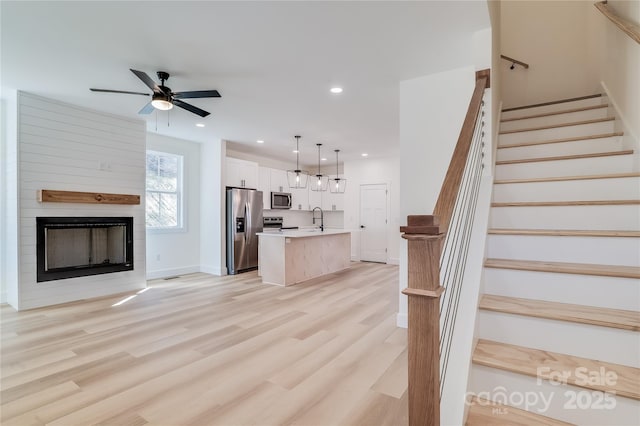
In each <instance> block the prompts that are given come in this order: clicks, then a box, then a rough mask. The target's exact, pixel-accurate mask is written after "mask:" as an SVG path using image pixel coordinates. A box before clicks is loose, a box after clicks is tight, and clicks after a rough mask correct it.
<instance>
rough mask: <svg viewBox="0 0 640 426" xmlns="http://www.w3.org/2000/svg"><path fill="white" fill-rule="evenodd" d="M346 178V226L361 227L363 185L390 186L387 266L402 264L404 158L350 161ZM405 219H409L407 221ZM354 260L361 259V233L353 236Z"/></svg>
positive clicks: (354, 233) (352, 249) (352, 252)
mask: <svg viewBox="0 0 640 426" xmlns="http://www.w3.org/2000/svg"><path fill="white" fill-rule="evenodd" d="M344 176H345V178H346V179H347V187H346V190H345V194H344V227H345V228H347V229H353V230H358V229H359V228H360V185H365V184H386V185H387V190H388V191H389V195H388V197H387V206H388V209H387V218H388V225H387V263H392V264H396V265H397V264H398V263H399V251H400V222H401V217H400V159H399V158H398V157H396V158H367V159H363V160H356V161H346V162H345V164H344ZM403 220H406V218H405V219H403ZM351 259H352V260H360V234H359V232H353V233H352V234H351Z"/></svg>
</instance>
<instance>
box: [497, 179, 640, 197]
mask: <svg viewBox="0 0 640 426" xmlns="http://www.w3.org/2000/svg"><path fill="white" fill-rule="evenodd" d="M638 199H640V177H626V178H613V179H586V180H567V181H559V182H530V183H529V182H527V183H503V184H498V185H494V187H493V201H494V202H510V201H580V200H638Z"/></svg>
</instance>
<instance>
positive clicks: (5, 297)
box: [0, 291, 7, 305]
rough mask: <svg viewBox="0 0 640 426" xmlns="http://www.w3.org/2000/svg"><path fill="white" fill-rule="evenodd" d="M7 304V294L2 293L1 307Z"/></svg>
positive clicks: (0, 294) (0, 295)
mask: <svg viewBox="0 0 640 426" xmlns="http://www.w3.org/2000/svg"><path fill="white" fill-rule="evenodd" d="M6 303H7V292H6V291H3V292H2V293H0V305H4V304H6Z"/></svg>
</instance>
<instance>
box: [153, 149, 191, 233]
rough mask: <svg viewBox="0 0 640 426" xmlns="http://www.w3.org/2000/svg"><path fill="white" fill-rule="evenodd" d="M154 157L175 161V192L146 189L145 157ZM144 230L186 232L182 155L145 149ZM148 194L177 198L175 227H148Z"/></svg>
mask: <svg viewBox="0 0 640 426" xmlns="http://www.w3.org/2000/svg"><path fill="white" fill-rule="evenodd" d="M149 154H151V155H156V156H157V157H158V158H160V157H170V158H176V159H177V172H176V175H177V176H176V190H175V191H167V190H155V189H148V188H147V175H148V169H147V156H148V155H149ZM144 175H145V212H144V213H145V217H144V219H145V220H144V222H145V229H146V230H147V231H152V232H154V233H155V232H158V233H168V232H184V231H186V223H185V216H186V215H185V191H184V185H183V182H184V155H182V154H176V153H173V152H165V151H158V150H155V149H147V150H146V151H145V174H144ZM149 193H153V194H169V195H175V196H176V198H177V204H178V205H177V209H176V225H175V226H149V225H148V224H147V205H146V197H147V196H148V194H149Z"/></svg>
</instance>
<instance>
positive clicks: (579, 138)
mask: <svg viewBox="0 0 640 426" xmlns="http://www.w3.org/2000/svg"><path fill="white" fill-rule="evenodd" d="M623 135H624V132H611V133H601V134H597V135H589V136H574V137H570V138H561V139H549V140H546V141H537V142H520V143H509V144H502V145H499V146H498V149H506V148H520V147H522V146H534V145H547V144H551V143H562V142H578V141H585V140H591V139H606V138H612V137H615V136H623Z"/></svg>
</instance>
